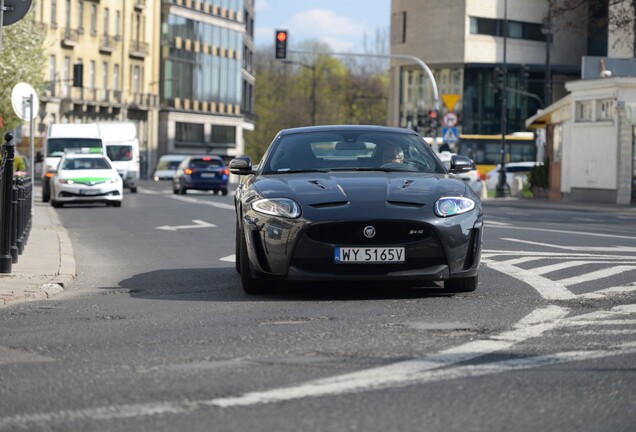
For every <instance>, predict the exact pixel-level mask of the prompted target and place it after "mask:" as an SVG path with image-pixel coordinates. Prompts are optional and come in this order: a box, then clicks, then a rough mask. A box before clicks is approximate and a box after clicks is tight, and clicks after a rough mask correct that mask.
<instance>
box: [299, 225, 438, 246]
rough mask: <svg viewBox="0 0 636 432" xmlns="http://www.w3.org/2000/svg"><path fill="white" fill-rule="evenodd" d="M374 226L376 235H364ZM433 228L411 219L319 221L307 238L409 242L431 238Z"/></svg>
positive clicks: (350, 242) (354, 242)
mask: <svg viewBox="0 0 636 432" xmlns="http://www.w3.org/2000/svg"><path fill="white" fill-rule="evenodd" d="M368 226H373V227H374V228H375V232H376V234H375V236H374V237H373V238H367V237H365V236H364V229H365V227H368ZM432 232H433V230H432V229H431V227H430V226H429V225H427V224H423V223H418V222H410V221H349V222H328V223H318V224H314V225H312V226H310V227H309V228H307V230H306V231H305V235H306V236H307V238H309V239H311V240H313V241H316V242H320V243H331V244H341V245H342V244H346V245H365V244H367V245H369V244H372V245H381V244H393V243H408V242H413V241H421V240H425V239H427V238H429V237H430V236H431V234H432Z"/></svg>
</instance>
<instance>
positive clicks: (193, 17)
mask: <svg viewBox="0 0 636 432" xmlns="http://www.w3.org/2000/svg"><path fill="white" fill-rule="evenodd" d="M161 6H162V12H161V40H160V43H161V55H160V58H159V61H160V70H161V73H160V78H159V93H160V95H161V101H162V104H161V105H162V106H161V111H160V115H159V117H160V121H159V124H160V126H159V147H158V149H159V153H161V154H166V153H189V154H199V153H201V154H203V153H214V154H218V155H221V156H225V157H226V158H231V157H232V156H235V155H238V154H242V153H243V147H244V144H243V142H244V140H243V131H244V130H253V128H254V118H255V117H254V114H253V111H254V104H253V100H254V91H253V88H254V75H253V69H252V59H253V57H254V56H253V53H254V51H255V45H254V39H253V38H254V17H255V14H254V0H245V1H244V0H162V2H161Z"/></svg>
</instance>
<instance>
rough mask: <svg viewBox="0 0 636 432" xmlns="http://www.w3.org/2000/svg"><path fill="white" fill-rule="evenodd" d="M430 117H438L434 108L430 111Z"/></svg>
mask: <svg viewBox="0 0 636 432" xmlns="http://www.w3.org/2000/svg"><path fill="white" fill-rule="evenodd" d="M428 117H429V118H432V119H436V118H437V111H435V110H432V111H429V112H428Z"/></svg>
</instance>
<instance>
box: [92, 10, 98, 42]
mask: <svg viewBox="0 0 636 432" xmlns="http://www.w3.org/2000/svg"><path fill="white" fill-rule="evenodd" d="M91 35H92V36H96V35H97V5H95V4H91Z"/></svg>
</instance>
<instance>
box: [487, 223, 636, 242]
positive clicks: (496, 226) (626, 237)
mask: <svg viewBox="0 0 636 432" xmlns="http://www.w3.org/2000/svg"><path fill="white" fill-rule="evenodd" d="M486 225H488V223H486ZM491 228H493V229H496V228H500V229H513V230H515V231H539V232H542V233H546V232H552V233H559V234H574V235H577V236H590V237H606V238H617V239H621V240H636V237H630V236H624V235H617V234H602V233H591V232H582V231H566V230H557V229H544V228H528V227H520V226H516V225H505V224H493V226H492V227H491Z"/></svg>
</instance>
